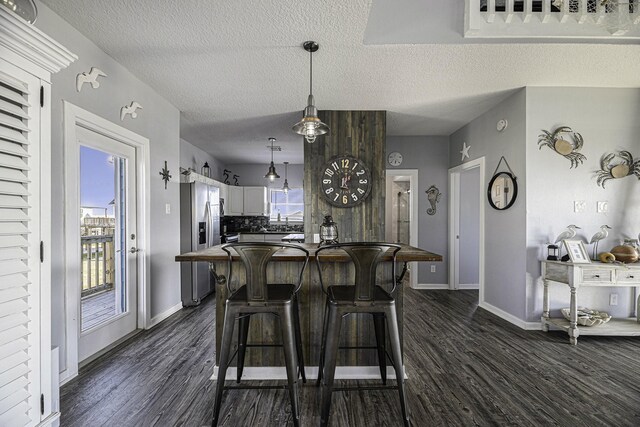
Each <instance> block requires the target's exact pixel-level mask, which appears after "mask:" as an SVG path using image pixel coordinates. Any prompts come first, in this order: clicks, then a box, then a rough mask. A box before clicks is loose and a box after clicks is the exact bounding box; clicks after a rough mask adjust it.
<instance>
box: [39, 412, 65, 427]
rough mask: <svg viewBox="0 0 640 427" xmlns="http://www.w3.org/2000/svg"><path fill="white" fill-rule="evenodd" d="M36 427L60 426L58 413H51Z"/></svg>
mask: <svg viewBox="0 0 640 427" xmlns="http://www.w3.org/2000/svg"><path fill="white" fill-rule="evenodd" d="M37 426H38V427H58V426H60V412H53V413H52V414H51V415H49V416H48V417H47V418H45V419H44V420H42V421H41V422H40V424H37Z"/></svg>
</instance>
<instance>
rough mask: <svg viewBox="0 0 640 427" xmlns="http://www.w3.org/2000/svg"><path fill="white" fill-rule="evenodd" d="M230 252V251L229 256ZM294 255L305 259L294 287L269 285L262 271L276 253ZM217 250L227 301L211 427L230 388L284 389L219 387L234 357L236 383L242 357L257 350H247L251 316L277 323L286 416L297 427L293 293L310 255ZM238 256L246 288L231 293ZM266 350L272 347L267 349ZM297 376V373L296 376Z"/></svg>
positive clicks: (239, 246)
mask: <svg viewBox="0 0 640 427" xmlns="http://www.w3.org/2000/svg"><path fill="white" fill-rule="evenodd" d="M232 249H233V251H232ZM283 249H286V250H297V251H300V252H301V254H304V264H303V265H302V268H301V269H300V274H299V276H298V282H297V283H296V284H268V283H267V265H268V264H269V262H270V261H271V260H272V257H273V256H274V255H275V254H276V252H278V251H280V250H283ZM222 250H224V251H225V252H226V253H227V257H228V270H227V271H228V275H229V277H228V279H227V289H228V290H229V298H227V302H226V305H225V307H226V308H225V314H224V325H223V328H222V340H221V345H220V368H219V370H218V381H217V384H216V396H215V404H214V409H213V422H212V423H211V425H212V426H216V425H217V424H218V417H219V415H220V406H221V404H222V393H223V391H224V390H226V389H230V388H283V387H282V386H279V387H278V386H276V387H265V386H261V387H249V386H246V387H237V386H236V387H225V386H224V381H225V378H226V374H227V368H228V367H229V364H230V363H231V360H232V359H233V357H235V355H236V354H237V355H238V363H237V365H238V368H237V369H238V375H237V378H236V381H237V382H240V378H241V377H242V371H243V367H244V356H245V351H246V348H247V347H252V346H256V347H258V346H261V345H260V344H254V345H247V335H248V331H249V321H250V318H251V316H252V315H253V314H258V313H267V314H272V315H275V316H277V317H278V318H279V320H280V327H281V329H282V341H283V345H282V347H284V356H285V364H286V369H287V383H288V385H287V386H286V388H288V389H289V398H290V399H291V412H292V418H293V424H294V425H295V426H298V425H299V422H300V411H299V405H298V377H299V376H300V375H301V376H302V381H303V382H306V376H305V372H304V357H303V354H302V336H301V332H300V313H299V308H298V300H297V293H298V291H299V290H300V286H301V285H302V276H303V274H304V270H305V268H306V267H307V264H308V262H309V251H307V250H306V249H304V248H302V247H300V246H298V245H294V244H290V243H255V242H251V243H229V244H226V245H223V246H222ZM235 254H237V255H238V257H239V258H240V260H241V261H242V263H243V265H244V268H245V270H246V274H247V282H246V284H244V285H242V286H240V287H239V288H238V289H235V290H232V289H231V285H230V283H231V274H232V264H233V262H232V261H233V256H234V255H235ZM236 319H238V323H239V324H238V350H237V351H236V353H234V355H233V356H231V357H230V353H231V341H232V338H233V327H234V323H235V320H236ZM266 346H271V345H266ZM298 370H299V371H298Z"/></svg>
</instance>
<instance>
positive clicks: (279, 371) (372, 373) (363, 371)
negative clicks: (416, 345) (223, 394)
mask: <svg viewBox="0 0 640 427" xmlns="http://www.w3.org/2000/svg"><path fill="white" fill-rule="evenodd" d="M218 369H219V367H218V366H217V365H216V366H214V368H213V375H212V376H211V378H210V379H211V380H216V379H217V378H218ZM403 370H404V367H403ZM236 372H237V370H236V367H235V366H230V367H229V368H228V369H227V378H226V379H227V380H231V379H235V378H236ZM304 372H305V374H306V376H307V381H309V378H318V367H317V366H305V368H304ZM387 378H389V379H392V380H394V379H395V378H396V371H395V369H393V367H392V366H387ZM404 378H405V379H407V373H406V371H405V373H404ZM242 379H243V380H286V379H287V371H286V369H285V367H284V366H260V367H251V366H247V367H246V368H244V370H243V371H242ZM335 379H336V380H376V379H380V368H379V367H377V366H336V374H335Z"/></svg>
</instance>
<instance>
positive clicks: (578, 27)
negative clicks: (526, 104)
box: [465, 0, 640, 39]
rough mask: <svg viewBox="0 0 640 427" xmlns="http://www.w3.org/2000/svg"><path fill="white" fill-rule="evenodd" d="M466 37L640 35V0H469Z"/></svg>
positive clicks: (629, 37)
mask: <svg viewBox="0 0 640 427" xmlns="http://www.w3.org/2000/svg"><path fill="white" fill-rule="evenodd" d="M466 8H467V10H466V13H465V37H491V38H558V39H561V38H589V39H606V38H619V39H638V38H640V0H467V1H466Z"/></svg>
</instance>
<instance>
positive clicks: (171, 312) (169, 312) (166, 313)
mask: <svg viewBox="0 0 640 427" xmlns="http://www.w3.org/2000/svg"><path fill="white" fill-rule="evenodd" d="M180 310H182V303H181V302H179V303H178V304H176V305H174V306H173V307H171V308H169V309H168V310H165V311H163V312H162V313H160V314H158V315H156V316H153V317H152V318H151V319H150V320H149V322H148V323H147V325H146V327H145V329H151V328H153V327H154V326H156V325H158V324H159V323H160V322H162V321H163V320H166V319H167V318H169V317H170V316H172V315H174V314H175V313H177V312H179V311H180Z"/></svg>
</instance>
